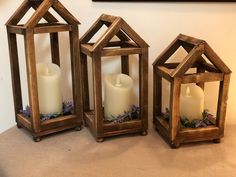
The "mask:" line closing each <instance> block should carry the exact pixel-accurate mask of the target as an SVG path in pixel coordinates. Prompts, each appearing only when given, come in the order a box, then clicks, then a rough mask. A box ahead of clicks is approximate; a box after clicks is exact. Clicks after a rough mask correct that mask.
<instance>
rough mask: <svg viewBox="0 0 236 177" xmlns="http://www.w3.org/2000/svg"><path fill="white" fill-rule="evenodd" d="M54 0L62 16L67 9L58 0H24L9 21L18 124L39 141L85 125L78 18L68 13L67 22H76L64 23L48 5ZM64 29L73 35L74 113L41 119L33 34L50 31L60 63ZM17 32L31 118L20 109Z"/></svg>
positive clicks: (56, 62) (71, 44) (71, 43)
mask: <svg viewBox="0 0 236 177" xmlns="http://www.w3.org/2000/svg"><path fill="white" fill-rule="evenodd" d="M55 3H56V5H55V9H57V12H58V13H59V14H61V15H62V18H63V15H64V14H66V13H67V10H66V9H65V8H64V6H63V5H62V4H61V3H59V1H57V0H42V1H40V0H39V1H37V2H36V1H32V0H25V1H24V2H23V3H22V5H21V6H20V7H19V8H18V10H17V11H16V12H15V13H14V14H13V16H12V17H11V18H10V19H9V20H8V22H7V23H6V26H7V33H8V43H9V53H10V63H11V73H12V88H13V96H14V106H15V114H16V122H17V126H18V127H19V128H20V127H24V128H26V129H27V130H29V131H30V132H31V134H32V136H33V138H34V140H35V141H37V142H38V141H40V140H41V136H45V135H48V134H51V133H55V132H59V131H62V130H66V129H71V128H77V129H79V130H80V129H81V126H82V117H83V109H82V108H83V102H82V100H81V99H80V97H82V88H81V82H82V81H81V63H80V61H79V57H80V56H79V53H80V47H79V37H78V36H79V34H78V25H77V24H78V23H79V22H78V21H77V20H76V19H75V18H74V17H72V15H71V14H69V15H68V14H67V15H66V17H64V19H66V20H67V21H68V22H73V24H72V23H68V24H62V23H59V22H57V19H56V18H55V17H54V16H53V15H52V14H51V13H50V12H49V11H48V9H49V8H51V7H52V6H53V5H54V4H55ZM31 7H32V8H34V9H35V13H33V15H32V16H31V17H30V18H29V20H28V21H27V22H26V24H23V25H19V24H18V22H19V21H20V20H21V19H22V18H23V16H24V15H25V14H26V12H27V11H28V10H29V9H30V8H31ZM41 18H45V19H46V20H47V23H43V24H38V22H39V21H40V20H41ZM61 31H68V32H69V36H70V52H71V65H72V67H71V68H72V85H73V103H74V105H75V113H74V114H73V115H70V116H62V117H60V118H56V119H53V120H48V121H44V122H42V121H41V120H40V113H39V103H38V90H37V79H36V78H37V75H36V58H35V43H34V35H35V34H38V33H48V34H49V35H50V43H51V53H52V62H53V63H55V64H58V65H60V53H59V52H60V51H59V41H58V33H59V32H61ZM16 34H20V35H23V36H24V44H25V56H26V69H27V79H28V95H29V105H30V108H31V118H30V119H29V118H26V117H24V116H23V114H21V113H20V112H21V110H22V109H23V108H22V93H21V83H20V73H19V61H18V60H19V59H18V52H17V40H16Z"/></svg>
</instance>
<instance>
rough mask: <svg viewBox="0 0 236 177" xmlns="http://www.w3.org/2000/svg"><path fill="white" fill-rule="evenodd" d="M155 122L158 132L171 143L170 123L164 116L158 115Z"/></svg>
mask: <svg viewBox="0 0 236 177" xmlns="http://www.w3.org/2000/svg"><path fill="white" fill-rule="evenodd" d="M154 124H155V126H156V129H157V131H158V133H159V134H160V135H161V136H162V137H163V138H164V139H165V141H167V142H168V143H170V134H169V131H170V130H169V125H168V122H166V121H165V120H163V118H161V117H159V116H157V117H154Z"/></svg>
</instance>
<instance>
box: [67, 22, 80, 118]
mask: <svg viewBox="0 0 236 177" xmlns="http://www.w3.org/2000/svg"><path fill="white" fill-rule="evenodd" d="M69 37H70V55H71V74H72V88H73V89H72V91H73V100H74V107H75V110H74V111H75V114H76V116H77V118H78V119H80V120H82V118H83V100H82V99H81V98H82V94H83V91H82V75H81V74H82V72H81V71H82V69H81V63H80V55H79V54H80V43H79V30H78V25H73V26H72V31H70V34H69Z"/></svg>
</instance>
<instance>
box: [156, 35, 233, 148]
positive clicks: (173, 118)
mask: <svg viewBox="0 0 236 177" xmlns="http://www.w3.org/2000/svg"><path fill="white" fill-rule="evenodd" d="M180 46H182V47H183V48H184V49H185V50H186V51H187V53H188V55H187V56H186V57H185V58H184V59H183V60H182V62H180V63H169V62H166V61H167V60H168V59H169V58H170V56H171V55H173V54H174V53H175V51H176V50H177V49H178V48H179V47H180ZM203 55H205V56H206V58H207V59H208V60H209V61H210V62H211V63H209V62H207V61H206V58H204V57H203ZM190 68H195V69H196V73H192V74H189V73H188V74H187V73H186V71H188V69H190ZM153 72H154V73H153V77H154V84H153V86H154V87H153V89H154V97H153V104H154V110H153V123H154V125H155V126H156V129H157V131H158V132H159V133H160V134H161V135H162V136H163V137H164V139H165V140H166V141H167V142H168V143H169V144H170V145H171V147H173V148H176V147H178V146H179V145H180V144H181V143H187V142H195V141H206V140H213V141H214V142H219V140H220V138H222V137H223V135H224V124H225V113H226V105H227V104H226V102H227V99H228V88H229V82H230V73H231V71H230V69H229V68H228V67H227V66H226V65H225V64H224V62H223V61H222V60H221V59H220V58H219V57H218V56H217V54H216V53H215V52H214V51H213V50H212V48H211V47H210V46H209V45H208V43H207V42H205V41H203V40H199V39H196V38H193V37H189V36H185V35H183V34H180V35H178V36H177V38H176V39H175V40H174V41H173V42H172V43H171V44H170V45H169V46H168V47H167V48H166V49H165V50H164V51H163V52H162V53H161V54H160V56H159V57H158V58H157V59H156V60H155V62H154V63H153ZM162 78H164V79H166V80H168V81H169V82H170V85H171V87H170V88H171V89H170V111H169V122H168V121H166V120H164V117H163V113H162V110H163V109H162ZM212 81H219V82H220V84H219V85H220V86H219V94H218V105H217V112H216V123H215V125H211V126H207V127H201V128H181V126H180V124H181V123H180V95H181V94H180V91H181V85H182V84H187V83H196V84H197V85H198V86H200V87H201V88H202V89H204V84H205V82H212ZM186 106H188V105H186Z"/></svg>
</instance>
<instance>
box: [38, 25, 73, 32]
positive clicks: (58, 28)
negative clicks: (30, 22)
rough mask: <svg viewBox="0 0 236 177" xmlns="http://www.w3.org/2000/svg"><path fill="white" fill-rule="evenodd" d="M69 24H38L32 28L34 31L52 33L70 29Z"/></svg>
mask: <svg viewBox="0 0 236 177" xmlns="http://www.w3.org/2000/svg"><path fill="white" fill-rule="evenodd" d="M71 28H72V27H71V25H58V24H55V25H50V26H39V27H35V28H34V33H35V34H38V33H53V32H61V31H71Z"/></svg>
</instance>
